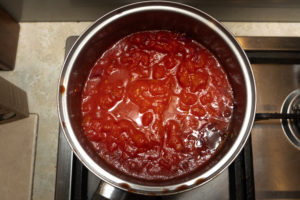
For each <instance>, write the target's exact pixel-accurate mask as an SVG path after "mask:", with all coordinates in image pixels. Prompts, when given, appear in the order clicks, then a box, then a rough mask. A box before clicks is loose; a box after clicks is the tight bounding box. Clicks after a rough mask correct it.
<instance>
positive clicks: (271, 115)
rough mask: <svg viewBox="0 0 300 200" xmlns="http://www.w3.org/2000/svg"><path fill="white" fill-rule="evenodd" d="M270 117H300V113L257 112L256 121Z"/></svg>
mask: <svg viewBox="0 0 300 200" xmlns="http://www.w3.org/2000/svg"><path fill="white" fill-rule="evenodd" d="M268 119H300V115H299V114H298V113H291V114H289V113H256V115H255V121H260V120H268Z"/></svg>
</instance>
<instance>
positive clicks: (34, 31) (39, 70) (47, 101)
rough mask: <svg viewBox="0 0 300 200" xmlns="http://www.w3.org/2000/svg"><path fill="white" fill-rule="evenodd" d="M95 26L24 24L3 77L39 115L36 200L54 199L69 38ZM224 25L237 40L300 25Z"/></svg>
mask: <svg viewBox="0 0 300 200" xmlns="http://www.w3.org/2000/svg"><path fill="white" fill-rule="evenodd" d="M90 24H91V23H89V22H84V23H76V22H72V23H62V22H60V23H21V32H20V37H19V43H18V51H17V60H16V65H15V69H14V70H13V71H9V72H4V71H1V72H0V76H2V77H3V78H5V79H7V80H9V81H11V82H12V83H14V84H15V85H17V86H19V87H20V88H22V89H23V90H25V91H26V92H27V95H28V101H29V111H30V112H31V113H37V114H38V115H39V124H38V134H37V147H36V159H35V169H34V176H33V194H32V199H34V200H37V199H44V200H48V199H49V200H50V199H54V188H55V175H56V155H57V144H58V142H57V141H58V127H59V122H58V115H57V108H56V93H57V83H58V79H59V73H60V69H61V67H62V64H63V60H64V51H65V43H66V39H67V37H69V36H71V35H79V34H80V33H82V32H83V31H84V30H85V29H86V28H87V27H88V26H89V25H90ZM224 25H225V26H226V27H227V28H228V29H229V30H230V31H231V32H232V33H233V34H234V35H237V36H296V37H300V23H244V22H243V23H236V22H226V23H224Z"/></svg>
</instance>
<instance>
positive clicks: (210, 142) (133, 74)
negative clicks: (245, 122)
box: [81, 31, 233, 181]
mask: <svg viewBox="0 0 300 200" xmlns="http://www.w3.org/2000/svg"><path fill="white" fill-rule="evenodd" d="M81 95H82V97H81V115H82V122H81V125H82V129H83V132H84V134H85V136H86V138H87V140H88V141H89V142H90V144H91V146H92V147H93V148H94V149H95V151H96V152H97V153H98V155H99V156H100V158H102V159H103V160H104V161H105V162H107V163H108V164H109V165H111V166H112V167H114V168H116V169H117V170H120V172H121V173H124V174H126V175H128V176H132V177H135V178H138V179H143V180H154V181H163V180H169V179H172V178H176V177H180V176H185V175H187V174H189V173H192V172H193V171H195V170H197V169H199V168H201V167H202V166H204V165H205V164H207V163H208V162H210V160H211V159H212V158H213V157H214V156H215V154H216V153H217V152H218V149H220V148H221V147H222V144H223V143H224V141H225V139H226V135H227V134H228V132H229V130H228V129H229V127H230V126H229V125H230V120H231V117H232V115H233V92H232V88H231V85H230V83H229V81H228V78H227V76H226V73H225V71H224V69H223V67H222V65H221V64H220V63H219V62H218V60H217V59H216V58H215V57H214V55H213V54H212V53H211V52H210V51H209V50H207V49H206V48H205V47H204V46H202V45H201V44H199V43H197V42H195V41H193V40H192V39H190V38H189V37H187V36H186V35H185V34H180V33H174V32H169V31H145V32H139V33H135V34H132V35H129V36H127V37H125V38H123V39H121V40H120V41H118V42H117V43H115V44H114V45H113V46H112V47H111V48H109V49H108V50H107V51H106V52H104V53H103V54H102V55H101V57H100V58H99V60H98V61H97V62H96V63H95V65H94V67H93V68H92V69H91V72H90V74H89V77H88V79H87V81H86V83H85V86H84V89H83V92H82V94H81Z"/></svg>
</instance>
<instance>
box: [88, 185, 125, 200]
mask: <svg viewBox="0 0 300 200" xmlns="http://www.w3.org/2000/svg"><path fill="white" fill-rule="evenodd" d="M127 194H128V193H127V192H126V191H123V190H121V189H119V188H116V187H114V186H112V185H110V184H108V183H106V182H104V181H101V182H100V183H99V186H98V188H97V191H96V192H95V193H94V195H93V197H92V200H125V199H126V196H127Z"/></svg>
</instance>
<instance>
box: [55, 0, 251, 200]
mask: <svg viewBox="0 0 300 200" xmlns="http://www.w3.org/2000/svg"><path fill="white" fill-rule="evenodd" d="M149 10H161V11H173V12H179V13H181V14H184V15H188V16H190V17H193V18H195V19H196V20H200V21H201V22H202V23H204V24H205V25H207V26H208V27H210V28H211V29H213V30H214V31H215V32H217V33H218V34H219V35H220V36H221V37H222V38H223V39H224V40H225V41H226V43H227V44H228V45H229V46H230V48H231V49H232V51H233V52H234V54H235V55H236V56H237V58H238V61H239V64H240V66H241V68H242V69H243V70H242V71H243V76H244V78H245V85H246V90H247V91H246V93H247V101H246V102H247V104H246V110H245V113H246V114H245V117H244V120H243V124H242V127H241V130H240V133H239V135H238V137H237V138H236V141H235V142H234V143H233V145H232V146H231V148H230V150H229V151H228V152H227V154H226V155H225V156H224V157H223V158H221V159H220V161H219V162H218V163H217V164H216V165H214V166H213V167H212V168H210V169H209V170H208V171H206V172H204V173H203V174H201V175H200V176H198V177H196V178H193V179H191V180H188V181H186V182H184V183H180V184H174V185H167V186H147V185H140V184H136V183H132V182H129V181H124V180H122V179H120V178H118V177H117V176H115V175H113V174H111V173H109V172H107V171H105V170H104V169H102V168H101V167H100V166H99V165H98V164H97V163H96V162H95V161H94V160H93V159H91V158H90V156H89V155H88V154H87V153H86V151H85V150H84V148H83V147H82V146H81V144H80V143H79V141H78V140H77V138H76V136H75V133H74V131H73V129H72V126H71V123H70V118H69V113H68V107H67V94H66V92H61V91H62V89H61V88H64V89H63V90H64V91H67V90H68V88H67V86H68V81H69V76H70V73H71V69H72V66H73V64H74V62H75V60H76V57H77V56H78V55H79V53H80V51H81V49H82V48H83V47H84V46H85V44H86V43H87V42H88V41H89V40H90V39H91V38H92V37H93V36H94V35H95V34H96V33H97V32H98V31H99V30H100V29H101V28H102V27H104V26H105V25H106V24H108V23H110V22H112V21H114V20H116V19H118V18H120V17H123V16H126V15H129V14H131V13H135V12H142V11H149ZM58 91H59V92H58V96H57V102H58V116H59V121H60V125H61V127H62V130H63V132H64V135H65V137H66V139H67V141H68V143H69V145H70V147H71V149H72V151H73V152H74V153H75V154H76V156H77V157H78V159H79V160H80V161H81V162H82V163H83V164H84V165H85V166H86V167H87V168H88V169H89V170H90V171H91V172H93V173H94V174H95V175H96V176H98V177H99V178H100V179H102V180H104V181H105V182H107V183H109V184H111V185H113V186H115V187H117V188H120V189H123V190H127V191H130V192H135V193H140V194H146V195H153V194H155V195H169V194H176V193H179V192H183V191H187V190H190V189H193V188H195V187H199V186H201V185H203V184H205V183H207V182H209V181H210V180H211V179H213V178H214V177H216V176H217V175H219V174H220V173H222V172H223V171H224V170H225V169H226V168H227V167H228V166H229V165H230V164H231V163H232V162H233V160H234V159H235V158H236V157H237V156H238V154H239V153H240V151H241V150H242V148H243V146H244V144H245V143H246V141H247V139H248V137H249V135H250V131H251V129H252V126H253V122H254V117H255V110H256V86H255V81H254V75H253V72H252V69H251V67H250V63H249V60H248V58H247V56H246V54H245V52H244V50H243V49H242V48H241V47H240V45H239V44H238V42H237V41H236V40H235V38H234V36H233V35H232V34H231V33H230V32H229V31H228V30H227V29H226V28H225V27H224V26H223V25H222V24H221V23H219V22H218V21H217V20H216V19H214V18H213V17H211V16H210V15H208V14H206V13H204V12H203V11H201V10H198V9H196V8H193V7H191V6H187V5H185V4H181V3H175V2H169V1H144V2H138V3H133V4H129V5H126V6H123V7H120V8H117V9H115V10H113V11H111V12H109V13H107V14H106V15H104V16H102V17H101V18H99V19H98V20H96V21H95V22H94V23H92V24H91V25H90V26H89V27H88V28H87V29H86V30H85V31H84V33H83V34H82V35H81V36H80V37H79V38H78V39H77V41H76V42H75V44H74V45H73V47H72V48H71V50H70V51H69V53H68V55H67V57H66V59H65V62H64V65H63V68H62V70H61V73H60V80H59V84H58Z"/></svg>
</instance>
